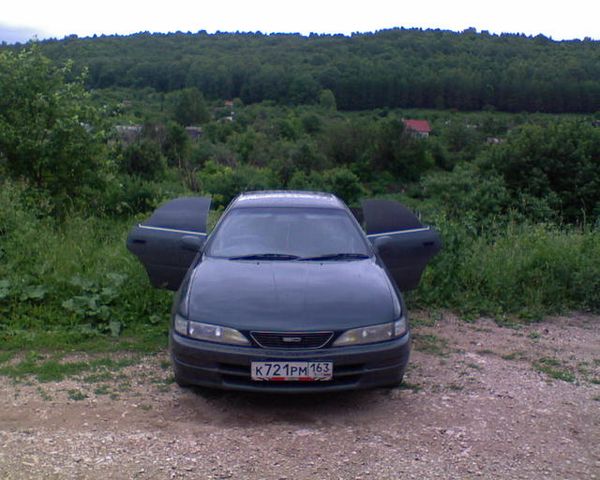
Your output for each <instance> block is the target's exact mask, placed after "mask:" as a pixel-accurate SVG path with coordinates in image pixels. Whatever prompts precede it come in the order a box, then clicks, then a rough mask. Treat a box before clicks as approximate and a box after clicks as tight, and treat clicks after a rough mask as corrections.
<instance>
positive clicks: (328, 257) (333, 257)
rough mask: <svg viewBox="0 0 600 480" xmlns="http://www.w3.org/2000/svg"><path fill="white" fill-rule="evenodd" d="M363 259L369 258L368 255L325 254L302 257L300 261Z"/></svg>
mask: <svg viewBox="0 0 600 480" xmlns="http://www.w3.org/2000/svg"><path fill="white" fill-rule="evenodd" d="M364 258H369V255H365V254H364V253H326V254H325V255H318V256H316V257H304V258H301V259H300V260H306V261H319V260H361V259H364Z"/></svg>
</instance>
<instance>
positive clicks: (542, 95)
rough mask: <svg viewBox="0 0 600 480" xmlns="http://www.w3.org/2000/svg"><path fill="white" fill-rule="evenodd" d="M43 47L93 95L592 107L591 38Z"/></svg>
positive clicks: (440, 35) (241, 37)
mask: <svg viewBox="0 0 600 480" xmlns="http://www.w3.org/2000/svg"><path fill="white" fill-rule="evenodd" d="M42 47H43V49H44V52H45V53H47V54H48V55H49V56H51V57H52V58H55V59H58V60H61V59H62V60H64V59H67V58H74V59H75V60H76V61H77V62H78V64H81V65H86V66H88V67H89V69H90V79H89V85H90V86H91V87H92V88H94V89H99V88H107V87H115V86H128V87H130V88H137V89H141V88H144V87H151V88H153V89H155V90H156V91H158V92H171V91H176V90H180V89H183V88H194V87H195V88H198V89H200V90H201V91H202V92H203V93H204V94H205V95H206V97H207V98H209V99H225V98H236V97H238V98H241V100H242V101H243V102H244V104H246V105H248V104H250V103H257V102H262V101H266V100H271V101H275V102H277V103H279V104H281V105H298V104H315V103H318V102H319V103H321V104H323V106H325V107H326V108H331V107H332V106H333V105H334V104H335V105H337V107H338V108H339V109H340V110H348V111H356V110H365V109H373V108H384V107H389V108H436V109H460V110H463V111H472V110H482V109H486V110H487V111H488V112H490V111H494V110H501V111H511V112H521V111H529V112H537V111H540V112H595V111H598V110H600V97H599V96H598V91H599V82H600V80H599V79H600V49H599V48H598V41H597V40H590V39H586V40H584V41H561V42H557V41H553V40H550V39H547V38H539V37H537V38H533V37H526V36H524V35H521V34H501V35H491V34H489V33H487V32H482V33H476V32H473V31H465V32H463V33H456V32H451V31H444V30H422V29H404V28H402V29H400V28H395V29H389V30H382V31H379V32H376V33H364V34H353V35H352V36H350V37H339V36H337V35H310V36H308V37H305V36H302V35H297V34H295V35H294V34H270V35H263V34H258V33H231V34H226V33H216V34H214V35H208V34H206V32H198V33H195V34H192V33H187V34H184V33H172V34H167V35H164V34H154V35H153V34H150V33H139V34H135V35H130V36H103V37H101V38H84V39H65V40H58V41H57V40H49V41H45V42H43V43H42ZM324 92H331V95H329V94H328V93H324ZM332 96H333V97H334V100H335V102H333V101H332V99H331V97H332Z"/></svg>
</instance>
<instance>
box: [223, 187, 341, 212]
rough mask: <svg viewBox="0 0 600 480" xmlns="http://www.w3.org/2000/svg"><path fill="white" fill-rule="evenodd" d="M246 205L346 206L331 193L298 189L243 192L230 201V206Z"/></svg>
mask: <svg viewBox="0 0 600 480" xmlns="http://www.w3.org/2000/svg"><path fill="white" fill-rule="evenodd" d="M247 207H305V208H306V207H311V208H340V209H344V208H346V206H345V205H344V203H343V202H342V201H341V200H340V199H339V198H337V197H336V196H335V195H333V194H332V193H325V192H308V191H300V190H263V191H257V192H244V193H242V194H240V195H239V196H238V197H236V198H235V199H234V200H233V201H232V202H231V208H247Z"/></svg>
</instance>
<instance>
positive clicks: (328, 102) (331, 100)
mask: <svg viewBox="0 0 600 480" xmlns="http://www.w3.org/2000/svg"><path fill="white" fill-rule="evenodd" d="M319 105H320V106H321V107H323V108H324V109H325V110H336V109H337V103H336V101H335V95H334V94H333V92H332V91H331V90H329V89H325V90H321V94H320V95H319Z"/></svg>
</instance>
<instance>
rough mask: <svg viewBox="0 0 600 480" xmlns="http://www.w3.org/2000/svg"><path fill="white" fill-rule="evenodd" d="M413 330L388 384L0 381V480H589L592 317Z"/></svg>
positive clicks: (599, 321)
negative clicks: (339, 389) (404, 361)
mask: <svg viewBox="0 0 600 480" xmlns="http://www.w3.org/2000/svg"><path fill="white" fill-rule="evenodd" d="M434 323H435V324H434ZM414 331H415V333H416V342H415V343H416V347H417V348H415V350H414V351H413V355H412V359H411V367H410V370H409V371H408V373H407V376H406V383H407V384H406V386H405V387H404V388H402V389H395V390H388V389H379V390H374V391H367V392H355V393H345V394H336V395H323V396H302V397H287V396H263V395H248V394H239V393H227V392H215V391H203V390H182V389H180V388H178V387H177V386H176V385H175V384H173V383H170V382H169V376H170V371H169V369H168V368H166V362H165V360H166V355H161V356H158V357H150V358H144V359H142V361H141V362H139V363H137V364H136V365H134V366H130V367H127V368H125V369H123V370H121V371H118V372H116V373H115V374H113V375H112V377H113V378H110V379H107V378H103V377H102V376H97V378H94V377H91V376H90V375H89V374H87V376H86V375H85V374H84V375H81V376H80V377H76V378H71V379H69V380H65V381H62V382H57V383H41V384H40V383H37V382H36V381H32V382H30V384H28V385H26V384H23V383H18V384H14V383H13V382H12V381H11V380H10V379H7V378H4V377H1V378H0V478H2V479H29V478H57V479H62V478H91V479H96V478H98V479H99V478H103V479H106V478H136V479H137V478H139V479H163V478H198V479H205V478H206V479H225V478H249V479H258V478H265V479H276V480H277V479H308V478H310V479H334V478H335V479H337V478H341V479H350V478H352V479H355V478H356V479H359V478H362V479H366V478H377V479H379V478H382V479H388V478H389V479H392V478H393V479H399V478H415V479H429V478H448V479H456V478H493V479H515V478H536V479H538V478H539V479H546V478H551V479H593V478H599V479H600V384H599V382H600V318H598V317H591V316H583V315H579V316H578V315H574V316H571V317H569V318H555V319H549V320H547V321H545V322H542V323H538V324H534V325H531V326H528V327H523V328H520V329H511V328H501V327H498V326H496V325H495V324H494V323H493V322H491V321H486V320H480V321H478V322H476V323H474V324H468V323H464V322H461V321H458V320H456V319H455V318H454V317H453V316H451V315H447V316H446V317H445V318H442V319H440V320H439V321H437V322H432V325H430V326H423V327H419V328H415V329H414ZM540 370H543V371H540ZM544 372H545V373H544ZM553 376H554V377H556V376H558V377H561V378H565V379H566V380H568V381H565V380H560V379H555V378H552V377H553ZM82 397H86V398H82Z"/></svg>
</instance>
